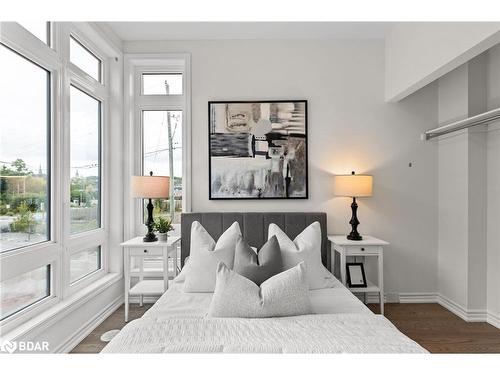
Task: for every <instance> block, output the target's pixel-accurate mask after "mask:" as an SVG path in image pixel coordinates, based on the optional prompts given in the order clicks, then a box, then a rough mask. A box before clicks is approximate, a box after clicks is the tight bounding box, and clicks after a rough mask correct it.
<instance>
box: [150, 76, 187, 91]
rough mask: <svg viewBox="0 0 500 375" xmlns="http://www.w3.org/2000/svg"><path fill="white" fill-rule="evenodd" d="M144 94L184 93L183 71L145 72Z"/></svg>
mask: <svg viewBox="0 0 500 375" xmlns="http://www.w3.org/2000/svg"><path fill="white" fill-rule="evenodd" d="M142 94H143V95H182V74H181V73H143V74H142Z"/></svg>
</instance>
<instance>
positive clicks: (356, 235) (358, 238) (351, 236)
mask: <svg viewBox="0 0 500 375" xmlns="http://www.w3.org/2000/svg"><path fill="white" fill-rule="evenodd" d="M347 239H348V240H351V241H361V240H362V239H363V237H362V236H361V235H360V234H359V233H349V234H348V235H347Z"/></svg>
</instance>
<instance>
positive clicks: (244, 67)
mask: <svg viewBox="0 0 500 375" xmlns="http://www.w3.org/2000/svg"><path fill="white" fill-rule="evenodd" d="M124 51H125V53H161V52H189V53H191V54H192V134H193V139H192V149H193V155H192V166H193V175H192V187H193V196H192V209H193V211H276V210H282V211H326V212H327V213H328V229H329V231H330V232H331V233H346V232H347V231H348V227H349V225H348V220H349V217H350V208H349V205H350V201H349V200H348V199H345V198H334V197H333V191H332V176H333V174H334V173H349V172H350V171H351V170H356V171H357V172H358V173H361V172H366V173H371V174H373V175H374V197H372V198H369V199H360V201H359V205H360V208H359V217H360V221H361V225H360V228H359V229H360V231H361V232H362V233H371V234H373V235H375V236H379V237H381V238H383V239H385V240H387V241H389V242H391V246H389V247H388V248H387V252H386V256H385V258H384V259H385V284H386V290H387V292H402V293H423V292H435V291H436V290H437V280H436V278H437V270H436V265H437V194H436V192H437V163H436V160H437V146H436V144H435V143H433V142H422V141H420V134H421V133H422V132H423V131H424V130H426V129H429V128H432V127H434V125H435V124H436V121H437V96H436V88H435V87H434V86H430V87H427V88H425V89H423V90H421V91H420V92H419V93H416V94H415V95H412V96H411V97H409V98H407V99H405V100H403V101H401V102H399V103H394V104H392V103H391V104H387V103H385V102H384V43H383V42H382V41H374V40H371V41H361V40H346V41H342V40H323V41H318V40H311V41H308V40H301V41H297V40H286V41H284V40H274V41H273V40H266V41H262V40H260V41H248V40H247V41H241V40H240V41H179V42H126V43H124ZM240 99H241V100H252V99H307V100H308V101H309V141H308V142H309V143H308V144H309V186H310V199H308V200H305V201H302V200H301V201H286V202H282V201H266V202H263V201H262V202H259V201H244V202H241V201H210V200H208V140H207V128H208V118H207V102H208V101H209V100H240ZM410 162H411V163H412V167H409V163H410Z"/></svg>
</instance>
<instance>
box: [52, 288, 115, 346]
mask: <svg viewBox="0 0 500 375" xmlns="http://www.w3.org/2000/svg"><path fill="white" fill-rule="evenodd" d="M123 300H124V296H123V295H121V296H119V297H117V298H116V299H115V300H114V301H112V302H111V303H110V304H109V305H107V306H105V307H104V308H103V309H102V310H101V311H99V312H98V313H97V314H95V315H94V316H93V317H92V318H91V319H89V321H88V323H87V324H85V325H84V326H83V327H81V328H80V329H79V330H78V331H76V332H75V333H74V334H73V335H71V336H70V337H69V338H68V340H66V341H65V342H63V343H61V345H59V346H58V347H57V348H56V349H55V350H54V353H69V352H70V351H71V350H73V349H74V348H75V347H76V346H77V345H78V344H79V343H80V342H82V340H83V339H84V338H85V337H87V336H88V335H89V334H90V333H91V332H92V331H93V330H94V329H96V328H97V327H98V326H99V325H100V324H101V323H102V322H104V321H105V320H106V318H108V317H109V316H110V315H111V314H113V313H114V312H115V311H116V310H117V309H118V308H119V307H120V306H121V305H122V304H123Z"/></svg>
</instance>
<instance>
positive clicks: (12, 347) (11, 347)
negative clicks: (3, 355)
mask: <svg viewBox="0 0 500 375" xmlns="http://www.w3.org/2000/svg"><path fill="white" fill-rule="evenodd" d="M0 349H1V350H2V352H7V353H10V354H12V353H14V352H15V351H16V349H17V343H16V342H12V341H5V342H3V343H2V344H1V345H0Z"/></svg>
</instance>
